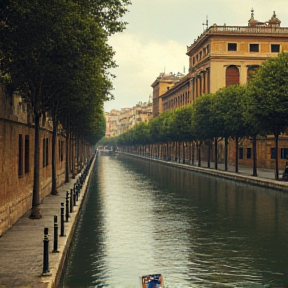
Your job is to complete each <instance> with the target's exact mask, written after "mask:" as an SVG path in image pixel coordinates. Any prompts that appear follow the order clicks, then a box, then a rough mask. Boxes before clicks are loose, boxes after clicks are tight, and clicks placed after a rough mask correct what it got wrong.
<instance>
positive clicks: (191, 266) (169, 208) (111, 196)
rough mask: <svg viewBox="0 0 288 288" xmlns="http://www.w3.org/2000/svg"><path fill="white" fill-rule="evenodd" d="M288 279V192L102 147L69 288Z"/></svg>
mask: <svg viewBox="0 0 288 288" xmlns="http://www.w3.org/2000/svg"><path fill="white" fill-rule="evenodd" d="M149 273H162V274H163V276H164V282H165V287H170V288H174V287H182V288H185V287H197V288H198V287H199V288H200V287H215V288H216V287H253V288H256V287H257V288H258V287H288V286H287V283H288V195H285V194H283V193H281V192H277V191H273V190H269V189H264V188H259V187H256V186H250V185H247V184H241V183H237V182H233V181H228V180H224V179H219V178H214V177H209V176H206V175H203V174H200V173H195V172H191V171H185V170H181V169H177V168H174V167H168V166H165V165H163V164H159V163H154V162H150V161H147V160H141V159H136V158H132V157H128V156H124V155H118V156H99V157H98V158H97V160H96V163H95V166H94V168H93V174H92V176H91V181H90V185H89V194H88V196H87V201H86V203H85V205H84V207H83V210H82V215H81V218H80V221H79V225H78V227H77V231H76V233H75V236H74V239H73V242H72V247H71V251H70V255H69V259H68V264H67V269H66V271H65V272H64V278H63V279H64V284H63V287H65V288H84V287H111V288H112V287H117V288H118V287H119V288H122V287H123V288H124V287H125V288H129V287H133V288H134V287H135V288H137V287H140V281H139V276H140V275H145V274H149Z"/></svg>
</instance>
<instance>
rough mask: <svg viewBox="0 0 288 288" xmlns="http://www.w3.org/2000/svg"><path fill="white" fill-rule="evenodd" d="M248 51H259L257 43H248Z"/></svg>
mask: <svg viewBox="0 0 288 288" xmlns="http://www.w3.org/2000/svg"><path fill="white" fill-rule="evenodd" d="M250 52H259V44H250Z"/></svg>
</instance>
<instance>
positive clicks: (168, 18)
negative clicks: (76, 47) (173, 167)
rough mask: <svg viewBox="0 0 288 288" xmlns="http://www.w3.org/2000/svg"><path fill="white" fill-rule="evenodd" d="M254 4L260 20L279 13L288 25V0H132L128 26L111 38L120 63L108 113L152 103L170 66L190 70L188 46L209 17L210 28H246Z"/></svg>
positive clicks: (172, 69)
mask: <svg viewBox="0 0 288 288" xmlns="http://www.w3.org/2000/svg"><path fill="white" fill-rule="evenodd" d="M252 7H253V8H254V10H255V19H257V20H259V21H267V20H269V19H270V18H271V16H272V14H273V11H275V12H276V15H277V17H278V18H279V19H280V20H281V21H282V23H281V27H288V12H287V11H288V1H287V0H274V1H271V0H242V1H240V0H217V1H216V0H206V1H200V0H132V6H131V7H130V8H129V10H130V12H129V13H127V14H126V15H125V17H124V18H125V21H127V22H128V23H129V24H128V26H127V29H126V30H125V31H124V32H123V33H120V34H117V35H114V36H113V37H111V39H110V41H109V42H110V44H111V45H112V46H113V49H114V50H115V51H116V57H115V60H116V61H117V64H118V65H119V67H118V68H117V69H115V70H113V72H114V74H115V75H116V76H117V78H116V79H115V80H114V81H113V82H114V87H115V90H114V95H115V100H113V101H110V102H107V103H105V111H110V110H111V109H113V108H116V109H120V108H122V107H132V106H133V105H135V104H137V103H138V102H139V101H147V100H148V97H149V95H150V94H152V88H151V84H152V83H153V81H154V80H155V79H156V77H157V76H158V75H159V73H160V72H163V70H164V69H166V72H167V73H168V72H170V71H173V72H178V71H179V72H183V67H184V66H185V67H186V73H187V71H188V63H189V59H188V56H186V54H185V53H186V45H190V44H192V43H193V41H194V39H196V38H197V37H198V36H199V35H200V34H201V33H202V31H203V26H202V23H203V22H205V20H206V15H207V16H208V20H209V26H211V25H213V23H217V24H218V25H223V24H224V23H225V24H226V25H228V26H246V25H247V24H248V20H249V18H250V13H251V11H250V10H251V8H252Z"/></svg>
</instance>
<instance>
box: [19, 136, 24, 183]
mask: <svg viewBox="0 0 288 288" xmlns="http://www.w3.org/2000/svg"><path fill="white" fill-rule="evenodd" d="M18 176H19V177H22V176H23V138H22V135H21V134H19V139H18Z"/></svg>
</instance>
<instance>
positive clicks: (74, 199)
mask: <svg viewBox="0 0 288 288" xmlns="http://www.w3.org/2000/svg"><path fill="white" fill-rule="evenodd" d="M72 192H73V204H74V206H76V191H75V188H73V189H72Z"/></svg>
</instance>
